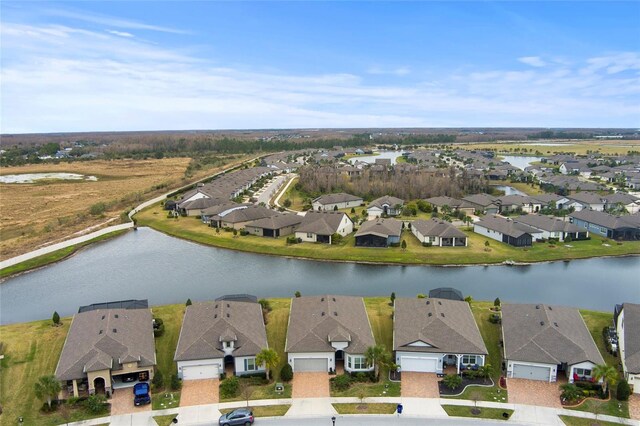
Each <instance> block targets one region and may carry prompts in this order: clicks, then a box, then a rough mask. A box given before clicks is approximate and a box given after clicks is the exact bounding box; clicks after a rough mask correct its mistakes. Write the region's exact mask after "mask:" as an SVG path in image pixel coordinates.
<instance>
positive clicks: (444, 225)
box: [411, 218, 467, 238]
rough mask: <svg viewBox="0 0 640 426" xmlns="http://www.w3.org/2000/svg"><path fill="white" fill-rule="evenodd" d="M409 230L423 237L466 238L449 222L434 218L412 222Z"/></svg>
mask: <svg viewBox="0 0 640 426" xmlns="http://www.w3.org/2000/svg"><path fill="white" fill-rule="evenodd" d="M411 228H415V229H416V231H418V232H420V233H421V234H422V235H423V236H425V237H427V236H428V237H440V238H454V237H455V238H466V236H467V235H466V234H465V233H464V232H462V231H461V230H459V229H458V228H456V227H455V226H453V225H452V224H450V223H449V222H446V221H444V220H442V219H436V218H431V219H429V220H424V219H418V220H414V221H413V222H412V223H411Z"/></svg>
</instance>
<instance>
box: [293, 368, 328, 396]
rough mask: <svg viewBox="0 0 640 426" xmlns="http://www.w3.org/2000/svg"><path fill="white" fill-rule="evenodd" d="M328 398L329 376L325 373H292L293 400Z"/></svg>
mask: <svg viewBox="0 0 640 426" xmlns="http://www.w3.org/2000/svg"><path fill="white" fill-rule="evenodd" d="M328 396H329V375H328V374H327V373H311V372H305V373H294V375H293V397H294V398H325V397H328Z"/></svg>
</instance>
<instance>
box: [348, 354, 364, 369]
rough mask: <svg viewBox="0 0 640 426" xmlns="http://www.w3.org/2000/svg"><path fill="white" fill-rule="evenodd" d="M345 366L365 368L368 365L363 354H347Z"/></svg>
mask: <svg viewBox="0 0 640 426" xmlns="http://www.w3.org/2000/svg"><path fill="white" fill-rule="evenodd" d="M347 366H348V367H349V368H351V369H353V370H366V369H367V368H368V367H369V366H368V365H367V361H366V359H365V357H363V356H348V357H347Z"/></svg>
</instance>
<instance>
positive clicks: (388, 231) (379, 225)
mask: <svg viewBox="0 0 640 426" xmlns="http://www.w3.org/2000/svg"><path fill="white" fill-rule="evenodd" d="M401 233H402V221H400V220H397V219H383V218H377V219H374V220H368V221H366V222H364V223H363V224H362V226H360V229H358V232H356V237H359V236H361V235H370V234H373V235H378V236H380V237H385V238H388V237H389V236H398V237H399V236H400V234H401Z"/></svg>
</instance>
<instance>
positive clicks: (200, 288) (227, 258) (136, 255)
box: [0, 228, 640, 324]
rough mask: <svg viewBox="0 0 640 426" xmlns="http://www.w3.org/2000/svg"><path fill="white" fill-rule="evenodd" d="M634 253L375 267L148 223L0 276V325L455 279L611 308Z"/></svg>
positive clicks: (623, 290) (629, 294)
mask: <svg viewBox="0 0 640 426" xmlns="http://www.w3.org/2000/svg"><path fill="white" fill-rule="evenodd" d="M372 250H377V249H372ZM639 275H640V257H623V258H599V259H588V260H574V261H571V262H555V263H544V264H536V265H530V266H512V267H510V266H467V267H434V266H383V265H364V264H354V263H331V262H318V261H307V260H298V259H290V258H283V257H274V256H264V255H257V254H250V253H243V252H237V251H232V250H225V249H218V248H213V247H206V246H202V245H199V244H195V243H191V242H188V241H184V240H180V239H176V238H173V237H169V236H167V235H164V234H162V233H159V232H156V231H153V230H151V229H149V228H140V229H139V230H138V231H135V232H134V231H131V232H128V233H127V234H125V235H123V236H121V237H117V238H114V239H112V240H109V241H105V242H103V243H100V244H96V245H93V246H89V247H88V248H86V249H84V250H82V251H81V252H79V253H78V254H76V255H75V256H73V257H71V258H69V259H67V260H65V261H62V262H59V263H56V264H54V265H51V266H48V267H44V268H41V269H39V270H35V271H33V272H30V273H25V274H22V275H19V276H16V277H13V278H10V279H7V280H5V282H3V283H2V284H0V323H2V324H8V323H14V322H23V321H31V320H36V319H44V318H50V317H51V315H52V314H53V311H58V313H59V314H60V315H63V316H65V315H71V314H73V313H75V312H77V309H78V307H79V306H80V305H87V304H91V303H98V302H106V301H115V300H125V299H149V303H150V304H152V305H160V304H168V303H184V302H185V301H186V300H187V298H191V299H192V300H194V301H195V300H211V299H214V298H216V297H219V296H221V295H224V294H229V293H250V294H254V295H256V296H258V297H291V296H292V295H293V294H294V292H295V291H300V292H301V293H302V294H303V295H318V294H328V293H334V294H346V295H362V296H388V295H389V294H390V293H391V292H392V291H394V292H396V294H397V295H398V296H399V297H415V296H416V295H417V294H418V293H424V294H427V293H428V292H429V290H430V289H433V288H436V287H455V288H457V289H459V290H460V291H462V293H463V294H465V295H471V296H472V297H473V298H474V299H478V300H493V299H495V298H496V297H500V299H501V300H503V301H507V302H523V303H554V304H562V305H569V306H577V307H583V308H589V309H596V310H603V311H611V310H612V309H613V307H614V305H615V304H616V303H622V302H635V303H638V302H640V286H639V285H638V280H637V278H638V276H639Z"/></svg>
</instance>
